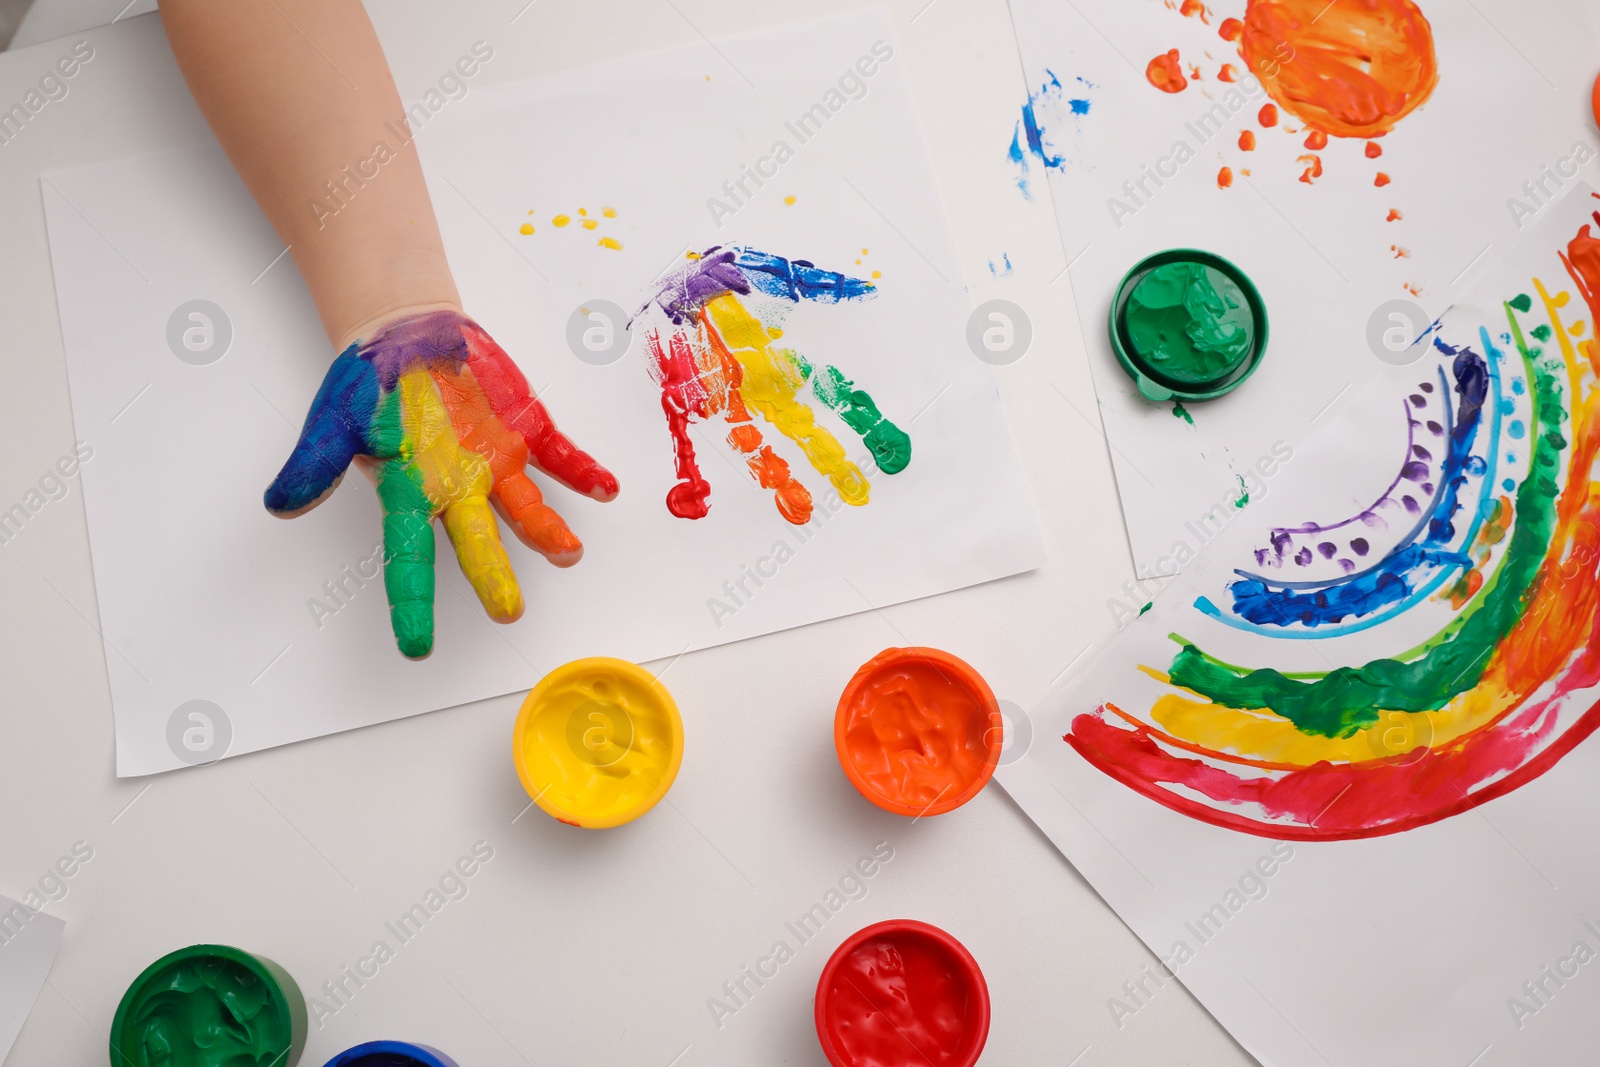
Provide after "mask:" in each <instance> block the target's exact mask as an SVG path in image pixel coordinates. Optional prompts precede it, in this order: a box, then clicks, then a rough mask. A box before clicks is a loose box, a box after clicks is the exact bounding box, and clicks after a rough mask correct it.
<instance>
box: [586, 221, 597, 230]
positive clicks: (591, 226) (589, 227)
mask: <svg viewBox="0 0 1600 1067" xmlns="http://www.w3.org/2000/svg"><path fill="white" fill-rule="evenodd" d="M598 225H600V220H599V219H584V220H583V228H584V229H586V230H592V229H594V228H595V227H596V226H598Z"/></svg>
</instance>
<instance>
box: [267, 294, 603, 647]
mask: <svg viewBox="0 0 1600 1067" xmlns="http://www.w3.org/2000/svg"><path fill="white" fill-rule="evenodd" d="M358 457H361V460H360V461H361V462H362V465H363V466H364V467H366V468H367V469H368V470H369V471H370V473H371V474H372V476H373V480H374V482H375V483H376V485H377V488H378V499H379V501H380V503H381V504H382V507H383V550H384V568H383V579H384V588H385V589H386V590H387V591H388V594H389V616H390V621H391V623H392V624H393V626H394V635H395V640H396V642H397V643H398V644H399V646H400V651H401V652H403V653H404V654H405V655H407V656H410V657H413V658H420V657H422V656H426V655H427V654H428V653H429V652H430V651H431V650H432V648H433V593H434V581H433V560H434V540H433V525H432V522H433V520H434V519H435V518H442V519H443V520H444V528H445V532H446V533H447V534H449V536H450V541H451V543H452V544H453V545H454V546H455V550H456V559H457V561H458V562H459V563H460V564H461V571H462V573H463V574H465V575H466V577H467V581H469V582H470V583H472V588H473V589H475V590H476V591H477V593H478V599H479V600H481V601H482V602H483V606H484V609H485V610H486V611H488V613H489V615H490V617H491V618H493V619H494V620H495V621H497V622H514V621H515V620H516V619H518V618H519V617H521V615H522V591H521V590H520V589H519V588H518V586H517V577H516V575H515V574H514V573H513V572H512V569H511V562H510V560H509V559H508V558H507V557H506V550H505V546H504V545H503V544H501V542H500V531H499V527H498V525H497V524H496V522H495V518H494V515H493V513H491V511H490V510H489V505H490V503H491V502H492V503H493V504H494V505H495V507H496V509H497V510H498V511H499V512H500V515H501V516H502V517H503V518H504V519H505V520H506V522H508V523H509V524H510V525H511V528H512V529H513V530H515V531H516V533H517V536H518V537H519V538H521V539H522V542H523V543H524V544H526V545H527V546H528V547H529V548H532V549H536V550H537V551H539V552H542V553H544V555H545V557H546V558H547V559H549V560H550V562H552V563H554V564H555V565H556V566H558V567H570V566H572V564H574V563H576V562H578V559H579V558H580V557H581V556H582V555H583V545H582V543H580V542H579V540H578V538H577V536H576V535H574V534H573V532H572V531H571V530H570V529H568V528H567V524H566V523H565V522H563V521H562V519H561V516H559V515H557V514H556V513H555V512H554V511H552V510H551V509H550V507H549V506H548V505H546V504H545V503H544V498H543V496H542V495H541V494H540V492H539V489H538V487H537V486H536V485H534V483H533V482H532V480H530V479H529V478H528V475H527V473H526V471H525V470H524V468H525V466H526V464H527V463H528V462H529V461H530V460H531V461H532V462H533V464H534V466H535V467H537V468H538V469H539V470H541V471H543V472H544V473H545V474H548V475H549V476H550V477H552V478H554V479H556V480H557V481H559V482H561V483H562V484H563V485H566V486H567V487H568V488H570V489H573V490H576V491H577V492H580V493H584V494H586V495H588V496H591V497H594V498H595V499H596V500H610V499H611V498H613V497H614V496H616V495H617V480H616V478H615V477H613V476H612V474H611V473H610V472H609V471H607V470H606V469H605V468H604V467H602V466H600V464H598V463H596V462H595V461H594V459H593V458H592V457H590V456H589V455H588V454H587V453H584V452H581V451H579V450H578V448H577V447H576V446H575V445H573V443H572V442H571V441H570V440H569V439H568V438H567V437H566V435H564V434H562V433H561V432H560V431H559V430H557V429H556V427H555V424H554V423H553V422H551V420H550V416H549V414H548V413H547V412H546V411H545V409H544V405H543V404H541V403H540V402H539V400H538V398H537V397H535V396H533V395H532V394H531V393H530V392H529V391H528V383H527V380H526V379H524V378H523V376H522V372H521V371H520V370H518V369H517V365H516V364H515V363H513V362H511V359H510V357H509V356H507V355H506V354H505V351H504V350H503V349H501V347H500V346H499V345H497V344H495V342H494V339H493V338H491V337H490V336H489V335H488V334H487V333H485V332H484V331H483V328H482V327H480V326H479V325H478V324H477V323H475V322H473V321H472V320H471V319H469V318H467V317H466V316H465V315H462V314H460V313H459V312H455V311H433V312H427V313H423V314H417V315H409V316H406V317H403V318H399V319H396V320H394V321H392V322H390V323H389V324H388V325H386V326H384V327H382V328H381V330H380V331H379V332H378V333H377V335H376V336H375V337H373V338H371V339H370V340H360V341H356V342H355V343H353V344H352V345H351V346H350V347H349V348H347V349H345V350H344V351H343V352H342V353H340V355H339V357H338V358H337V359H335V360H334V361H333V366H331V367H329V368H328V374H327V377H326V378H324V379H323V382H322V387H321V388H320V389H319V390H318V391H317V396H316V399H315V400H313V401H312V402H311V411H310V413H309V414H308V415H307V416H306V422H305V426H304V428H303V429H301V431H300V440H299V441H298V442H297V443H296V444H295V447H294V452H293V453H291V454H290V456H289V461H288V462H287V463H285V464H284V465H283V470H281V471H279V472H278V477H277V478H276V479H274V480H273V483H272V485H271V486H270V487H268V489H267V492H266V505H267V510H268V511H271V512H273V513H274V514H277V515H282V516H284V517H293V516H295V515H298V514H300V513H301V512H304V511H308V510H310V509H311V508H313V507H315V506H316V505H317V504H319V503H321V501H322V500H323V499H324V498H325V497H327V496H328V494H329V493H331V492H333V489H334V487H335V486H336V485H338V483H339V480H340V479H341V478H342V477H344V472H345V470H346V468H348V467H349V466H350V462H351V460H353V459H357V458H358Z"/></svg>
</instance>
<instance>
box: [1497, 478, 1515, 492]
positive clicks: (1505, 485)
mask: <svg viewBox="0 0 1600 1067" xmlns="http://www.w3.org/2000/svg"><path fill="white" fill-rule="evenodd" d="M1500 488H1502V489H1504V490H1505V491H1506V492H1508V493H1510V492H1514V491H1515V490H1516V488H1517V483H1516V482H1514V481H1512V480H1511V479H1510V478H1507V479H1506V480H1505V481H1503V482H1501V483H1500Z"/></svg>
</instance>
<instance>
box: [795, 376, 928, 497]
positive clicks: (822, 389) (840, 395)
mask: <svg viewBox="0 0 1600 1067" xmlns="http://www.w3.org/2000/svg"><path fill="white" fill-rule="evenodd" d="M790 357H791V359H793V360H795V361H796V362H797V363H799V364H802V365H804V362H805V361H804V360H803V359H801V358H800V356H799V355H798V354H797V353H790ZM804 370H805V371H807V372H809V370H810V368H809V367H805V368H804ZM811 389H812V391H813V392H814V393H816V395H817V399H818V400H821V401H822V402H823V403H824V404H826V405H827V406H828V407H829V408H831V409H832V410H833V411H835V412H837V413H838V415H839V418H841V419H843V420H844V424H845V425H846V426H848V427H850V428H851V429H852V430H854V431H855V432H856V433H858V434H860V435H861V440H862V441H863V442H864V443H865V444H866V446H867V448H868V450H870V451H871V452H872V458H873V459H875V460H876V461H877V463H878V469H879V470H881V471H883V473H885V474H899V473H900V472H901V471H903V470H905V469H906V465H907V464H909V463H910V462H911V438H910V436H909V435H908V434H907V433H906V432H905V431H904V430H902V429H900V427H898V426H896V425H895V424H894V423H892V422H890V421H889V420H888V419H886V418H884V417H883V412H881V411H879V410H878V405H877V403H876V402H874V401H873V399H872V397H871V396H870V395H868V394H867V392H866V391H865V390H862V389H857V388H856V383H855V382H852V381H851V380H850V379H849V378H846V377H845V376H844V374H843V372H841V371H840V370H839V368H838V367H823V368H822V373H821V374H819V375H817V376H816V377H814V378H812V380H811Z"/></svg>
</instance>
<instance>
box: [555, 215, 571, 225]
mask: <svg viewBox="0 0 1600 1067" xmlns="http://www.w3.org/2000/svg"><path fill="white" fill-rule="evenodd" d="M571 221H572V216H570V215H557V216H556V217H555V218H553V219H551V220H550V225H552V226H555V227H561V226H565V225H566V224H567V223H569V222H571Z"/></svg>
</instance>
